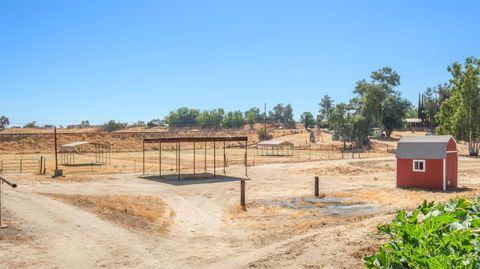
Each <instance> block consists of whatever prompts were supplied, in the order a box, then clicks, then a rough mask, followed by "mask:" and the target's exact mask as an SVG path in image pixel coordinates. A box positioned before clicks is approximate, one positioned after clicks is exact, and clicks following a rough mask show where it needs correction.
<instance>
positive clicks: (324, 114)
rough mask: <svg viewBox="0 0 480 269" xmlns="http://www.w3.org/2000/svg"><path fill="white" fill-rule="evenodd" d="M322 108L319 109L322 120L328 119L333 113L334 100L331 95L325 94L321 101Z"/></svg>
mask: <svg viewBox="0 0 480 269" xmlns="http://www.w3.org/2000/svg"><path fill="white" fill-rule="evenodd" d="M319 106H320V110H319V111H318V113H319V115H320V120H321V121H323V120H327V121H328V118H329V117H330V114H331V113H332V109H333V100H332V98H331V97H330V96H328V95H325V96H323V98H322V100H320V103H319Z"/></svg>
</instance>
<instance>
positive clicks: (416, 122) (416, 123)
mask: <svg viewBox="0 0 480 269" xmlns="http://www.w3.org/2000/svg"><path fill="white" fill-rule="evenodd" d="M405 127H406V128H415V127H424V125H423V123H422V120H421V119H417V118H408V119H405Z"/></svg>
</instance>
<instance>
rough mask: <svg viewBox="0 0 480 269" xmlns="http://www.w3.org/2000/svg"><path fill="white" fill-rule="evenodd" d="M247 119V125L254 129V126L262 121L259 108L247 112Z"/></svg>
mask: <svg viewBox="0 0 480 269" xmlns="http://www.w3.org/2000/svg"><path fill="white" fill-rule="evenodd" d="M245 119H246V121H247V124H249V125H250V127H253V124H255V123H257V122H260V121H261V120H262V116H261V115H260V109H259V108H258V107H252V108H250V109H249V110H248V111H245Z"/></svg>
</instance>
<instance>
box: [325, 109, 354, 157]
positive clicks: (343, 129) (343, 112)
mask: <svg viewBox="0 0 480 269" xmlns="http://www.w3.org/2000/svg"><path fill="white" fill-rule="evenodd" d="M349 110H350V108H349V105H347V104H345V103H339V104H337V105H336V106H335V107H334V109H332V113H331V115H330V118H329V119H328V126H329V128H330V130H332V131H333V133H334V135H335V136H337V137H339V138H341V140H342V141H343V148H344V149H345V148H346V142H347V141H350V140H351V137H352V125H351V121H350V115H349Z"/></svg>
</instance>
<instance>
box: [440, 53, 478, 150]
mask: <svg viewBox="0 0 480 269" xmlns="http://www.w3.org/2000/svg"><path fill="white" fill-rule="evenodd" d="M448 71H449V72H450V73H451V74H452V79H451V80H450V85H451V97H450V98H448V99H446V100H445V101H444V103H443V104H442V106H441V108H440V112H439V113H438V116H437V118H436V119H437V121H438V123H439V127H438V128H437V131H438V132H439V133H443V134H452V135H454V136H455V137H456V138H457V140H466V141H468V150H469V154H470V155H471V156H478V153H479V144H480V120H479V119H480V59H477V58H474V57H468V58H467V59H465V62H464V63H463V65H462V64H460V63H457V62H455V63H454V64H452V65H451V66H449V67H448Z"/></svg>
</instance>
